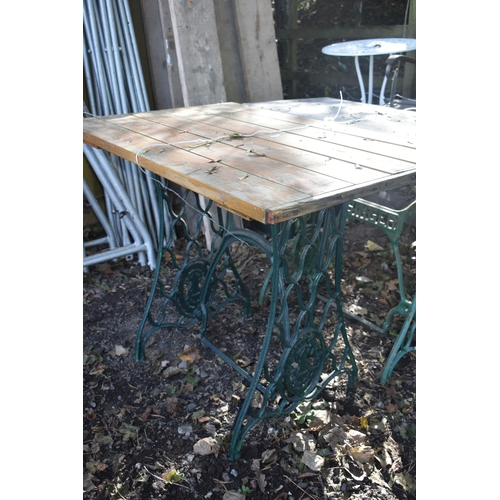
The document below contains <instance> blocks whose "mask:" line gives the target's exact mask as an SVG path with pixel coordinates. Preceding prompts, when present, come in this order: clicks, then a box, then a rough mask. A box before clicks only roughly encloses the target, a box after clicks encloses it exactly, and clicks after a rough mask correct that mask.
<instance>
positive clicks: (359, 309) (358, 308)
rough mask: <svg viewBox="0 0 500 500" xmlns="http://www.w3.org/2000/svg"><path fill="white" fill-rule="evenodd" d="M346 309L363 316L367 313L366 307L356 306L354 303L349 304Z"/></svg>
mask: <svg viewBox="0 0 500 500" xmlns="http://www.w3.org/2000/svg"><path fill="white" fill-rule="evenodd" d="M348 311H349V312H350V313H352V314H356V315H357V316H365V315H366V314H368V309H366V308H364V307H361V306H357V305H356V304H351V305H350V306H349V308H348Z"/></svg>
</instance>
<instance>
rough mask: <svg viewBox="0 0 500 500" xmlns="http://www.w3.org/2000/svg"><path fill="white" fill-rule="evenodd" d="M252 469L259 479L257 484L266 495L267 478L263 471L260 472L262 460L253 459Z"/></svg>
mask: <svg viewBox="0 0 500 500" xmlns="http://www.w3.org/2000/svg"><path fill="white" fill-rule="evenodd" d="M251 468H252V470H253V471H254V472H255V475H256V477H257V484H258V485H259V488H260V491H262V493H265V488H266V486H267V481H266V476H265V475H264V474H262V471H261V470H260V460H259V459H258V458H254V459H253V462H252V465H251Z"/></svg>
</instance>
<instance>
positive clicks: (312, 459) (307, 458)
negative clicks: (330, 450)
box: [300, 450, 325, 472]
mask: <svg viewBox="0 0 500 500" xmlns="http://www.w3.org/2000/svg"><path fill="white" fill-rule="evenodd" d="M300 461H301V462H302V463H303V464H305V465H307V467H309V469H311V470H313V471H315V472H318V471H320V470H321V468H322V467H323V466H324V465H325V459H324V458H323V457H321V456H319V455H317V454H316V453H313V452H312V451H309V450H306V451H304V454H303V455H302V458H301V460H300Z"/></svg>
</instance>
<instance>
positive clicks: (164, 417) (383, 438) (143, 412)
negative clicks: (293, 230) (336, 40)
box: [83, 222, 416, 500]
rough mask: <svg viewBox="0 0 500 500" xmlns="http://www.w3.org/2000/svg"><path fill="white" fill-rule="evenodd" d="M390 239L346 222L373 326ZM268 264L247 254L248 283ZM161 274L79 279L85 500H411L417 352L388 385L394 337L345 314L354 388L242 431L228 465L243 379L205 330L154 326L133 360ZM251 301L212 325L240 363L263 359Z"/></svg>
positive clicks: (352, 294)
mask: <svg viewBox="0 0 500 500" xmlns="http://www.w3.org/2000/svg"><path fill="white" fill-rule="evenodd" d="M415 241H416V235H415V227H414V226H413V225H411V224H406V226H405V229H404V233H403V235H402V239H401V244H400V248H401V254H402V258H403V262H404V270H405V277H406V281H407V291H408V294H409V295H410V296H413V294H414V291H415V278H416V277H415V269H416V264H415V262H416V261H415V245H414V242H415ZM373 243H374V244H376V245H378V246H379V247H380V248H377V247H373V245H372V244H373ZM389 248H390V247H389V242H388V240H387V237H386V236H385V235H384V234H383V233H382V232H381V231H380V230H378V229H375V228H371V227H368V226H366V225H364V224H359V223H356V222H350V223H349V224H348V226H347V229H346V236H345V241H344V271H343V273H344V274H343V292H344V304H345V307H346V308H348V307H351V306H353V305H354V306H357V307H358V308H365V309H366V312H364V313H363V314H365V315H366V317H367V318H369V319H371V320H374V321H382V320H383V318H384V316H385V315H386V314H387V311H388V310H389V309H390V307H391V306H392V305H394V304H395V303H396V302H397V278H396V270H395V265H394V261H393V258H392V254H391V252H390V249H389ZM260 259H261V256H259V255H258V254H255V255H252V254H249V256H248V258H247V259H245V262H244V263H243V265H244V266H245V267H246V268H245V272H244V274H245V280H246V283H247V286H248V287H249V288H252V283H254V288H255V287H257V286H258V284H260V283H262V269H263V266H264V265H265V263H263V262H261V260H260ZM242 272H243V271H242ZM152 274H153V273H152V271H151V270H149V269H148V268H145V267H141V266H139V265H137V264H136V263H135V262H134V261H126V260H124V259H121V260H119V261H117V262H108V263H104V264H100V265H96V266H92V267H91V268H90V271H89V272H88V273H86V274H84V277H83V311H84V325H83V346H84V353H83V354H84V356H83V375H84V391H83V395H84V400H83V484H84V498H85V499H88V500H90V499H95V500H104V499H127V500H145V499H158V500H159V499H170V498H176V499H197V498H200V499H202V498H210V499H213V500H217V499H224V500H229V499H233V500H234V499H245V498H246V499H248V500H250V499H255V500H257V499H264V498H266V499H273V500H279V499H293V500H299V499H301V500H303V499H347V498H349V499H366V500H368V499H370V500H372V499H414V498H415V495H416V486H415V485H416V455H415V439H416V394H415V390H416V354H415V353H414V352H413V353H410V354H407V355H406V356H405V357H404V358H403V359H402V360H401V361H400V362H399V364H398V365H397V366H396V368H395V370H394V372H393V374H392V376H391V377H390V379H389V381H388V383H387V384H386V385H382V384H381V383H380V381H379V377H380V372H381V370H382V368H383V366H384V363H385V360H386V358H387V355H388V354H389V352H390V350H391V347H392V345H393V343H394V339H395V337H394V336H392V335H390V334H389V335H382V334H379V333H377V332H376V331H373V330H370V329H368V328H367V327H365V326H363V325H361V324H360V323H358V322H356V321H354V320H352V319H349V318H347V333H348V336H349V339H350V342H351V345H352V348H353V351H354V354H355V357H356V361H357V365H358V370H359V382H358V385H357V388H356V391H355V393H354V394H353V395H349V394H348V393H347V391H346V387H345V383H343V382H339V383H338V384H337V385H336V386H335V387H334V388H332V390H328V391H324V392H323V393H321V395H320V397H319V398H318V399H317V400H316V401H315V402H314V403H313V404H310V405H303V406H302V407H299V409H298V410H297V411H296V412H295V413H292V414H291V415H289V416H286V417H282V418H276V419H269V420H265V421H263V422H261V423H259V424H258V425H257V426H256V427H255V428H254V429H253V430H252V431H250V433H249V435H248V436H247V437H246V439H245V441H244V443H243V449H242V454H241V458H240V459H239V460H238V461H235V462H229V461H228V451H229V450H228V447H229V443H228V437H229V435H230V432H231V426H232V423H233V420H234V418H235V416H236V413H237V408H238V404H239V402H240V401H242V400H243V399H244V397H245V391H246V386H245V384H244V383H242V378H241V376H239V375H238V374H237V373H236V372H235V371H234V370H232V369H231V368H230V367H229V366H228V365H227V364H226V363H224V362H221V360H220V359H219V358H218V357H217V356H216V355H215V354H214V353H213V352H212V351H211V350H210V349H208V348H207V347H206V346H204V345H203V344H202V343H201V342H200V340H199V339H198V338H197V336H196V335H197V333H198V332H197V329H196V325H195V327H193V328H190V329H184V330H172V331H165V330H163V331H159V332H157V333H155V334H154V335H153V337H152V338H151V339H150V340H149V342H148V344H147V347H146V360H145V361H143V362H139V363H138V362H135V361H134V341H135V334H136V330H137V326H138V324H139V322H140V320H141V316H142V312H143V309H144V306H145V302H146V299H147V296H148V293H149V289H150V284H151V279H152ZM256 309H257V310H256V312H255V314H254V315H253V316H252V318H249V319H248V320H247V319H244V318H243V317H241V315H238V314H235V311H233V310H231V309H229V310H227V311H226V310H223V311H221V312H220V313H219V314H218V315H217V316H216V320H215V321H212V322H211V323H210V325H209V329H210V332H211V335H213V336H214V338H215V339H217V341H218V342H220V344H221V345H222V346H225V345H226V344H227V345H228V346H229V345H231V346H236V349H239V351H238V352H237V353H236V354H235V359H238V361H241V362H245V360H247V359H251V358H252V356H253V355H255V349H256V347H255V346H256V342H255V341H254V340H253V339H255V338H257V336H258V335H259V334H260V333H261V332H263V329H264V328H265V321H266V318H265V316H263V315H262V314H260V312H259V310H258V308H256ZM358 310H362V309H358ZM214 319H215V318H214ZM400 325H401V323H400V322H399V323H398V322H397V323H396V324H395V326H394V330H397V328H398V327H399V326H400ZM332 436H333V437H332ZM207 440H211V441H210V442H211V443H212V444H213V448H211V449H210V450H211V451H212V452H213V451H215V452H216V453H210V454H207V455H201V454H199V446H200V441H201V442H208V441H207ZM311 457H313V458H314V460H312V458H311ZM318 460H319V465H318Z"/></svg>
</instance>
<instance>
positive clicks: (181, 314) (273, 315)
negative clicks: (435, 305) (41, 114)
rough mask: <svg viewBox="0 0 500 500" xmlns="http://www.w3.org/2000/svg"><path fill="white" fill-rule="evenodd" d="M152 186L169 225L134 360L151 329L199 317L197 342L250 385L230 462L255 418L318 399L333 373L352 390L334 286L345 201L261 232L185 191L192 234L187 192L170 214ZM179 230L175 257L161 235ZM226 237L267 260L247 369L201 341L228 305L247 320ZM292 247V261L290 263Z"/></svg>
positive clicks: (352, 370) (246, 301)
mask: <svg viewBox="0 0 500 500" xmlns="http://www.w3.org/2000/svg"><path fill="white" fill-rule="evenodd" d="M158 192H159V198H158V199H159V203H160V204H162V205H163V204H164V205H165V207H166V208H167V210H168V212H169V214H170V217H169V220H170V221H171V222H170V225H169V226H168V227H167V228H166V231H165V232H164V231H163V230H162V231H161V234H160V237H159V241H165V243H164V245H163V248H162V250H161V251H160V252H158V265H157V268H156V269H157V270H156V273H155V277H154V280H153V286H152V292H151V295H150V297H149V300H148V303H147V305H146V310H145V312H144V316H143V319H142V321H141V324H140V326H139V329H138V332H137V340H136V360H138V361H139V360H142V359H144V357H145V344H146V342H147V340H148V339H149V338H150V336H151V335H152V334H153V333H154V332H156V331H157V330H159V329H164V328H179V327H185V328H189V327H191V326H193V325H194V323H195V322H199V323H200V339H201V341H202V342H203V343H204V344H205V345H207V346H208V347H210V348H211V349H212V350H213V351H214V352H215V353H216V354H217V355H218V356H219V357H220V358H221V359H223V360H224V361H225V362H226V363H228V364H229V365H230V366H231V367H232V368H233V369H234V370H235V371H237V372H238V373H239V374H240V375H241V376H242V377H243V379H244V380H245V381H246V383H247V386H248V388H247V392H246V396H245V399H244V400H243V401H242V404H241V407H240V409H239V412H238V414H237V416H236V419H235V422H234V424H233V430H232V436H231V445H230V451H229V459H230V460H236V459H237V458H238V457H239V454H240V451H241V448H242V444H243V441H244V439H245V436H246V435H247V434H248V432H249V431H250V430H251V429H252V428H253V427H254V426H255V425H256V424H257V423H259V422H261V421H262V420H264V419H266V418H270V417H280V416H284V415H287V414H289V413H291V412H293V411H294V410H295V409H296V408H297V407H298V406H299V405H300V404H301V403H302V402H304V401H308V400H313V399H314V398H316V397H317V396H318V394H319V393H320V392H321V391H323V390H324V389H325V388H326V387H327V386H329V385H330V384H331V383H332V382H333V380H334V378H335V377H338V376H340V375H346V376H347V378H348V388H349V389H350V390H353V389H354V388H355V386H356V382H357V377H358V372H357V367H356V362H355V359H354V355H353V352H352V349H351V347H350V344H349V339H348V337H347V333H346V329H345V321H344V316H343V310H342V302H341V298H342V296H341V289H340V278H341V271H342V241H343V234H344V227H345V221H346V214H347V207H346V205H345V204H344V205H339V206H337V207H331V208H329V209H326V210H322V211H321V212H318V213H317V214H315V215H314V225H313V226H311V224H308V222H310V221H311V217H310V216H309V217H302V218H299V219H292V220H289V221H286V222H282V223H279V224H274V225H270V226H268V227H267V231H266V232H267V233H268V234H267V235H261V234H260V233H258V232H255V231H252V230H249V229H246V228H239V227H236V225H235V224H234V222H233V220H232V217H231V216H229V217H228V218H227V220H223V216H222V211H221V210H219V209H218V211H217V213H218V223H217V224H216V223H215V221H214V220H213V219H212V216H211V215H210V213H209V211H208V210H209V207H210V206H209V207H207V209H205V210H204V209H202V208H201V205H200V203H199V201H198V196H197V195H194V193H193V195H194V197H195V198H196V209H197V210H196V214H197V220H196V224H195V225H194V227H195V229H194V230H192V231H191V233H190V231H189V230H188V224H187V223H186V222H185V217H186V200H187V196H188V194H187V193H186V194H185V195H184V196H183V197H182V198H181V200H180V201H181V203H180V204H181V207H180V208H177V209H176V210H174V209H173V206H172V203H171V201H170V200H169V197H168V196H166V195H165V192H164V190H163V189H162V187H161V186H159V187H158ZM160 212H161V213H162V212H163V211H162V210H160ZM204 216H205V217H208V218H209V219H210V221H211V224H212V229H213V231H214V233H215V237H214V240H213V244H212V247H211V248H212V250H210V251H208V250H207V249H206V247H205V246H204V243H203V241H204V240H203V238H200V235H201V227H202V219H203V217H204ZM179 226H180V227H181V228H182V232H183V237H184V239H185V243H186V246H185V250H184V253H183V254H182V259H180V258H179V249H176V248H175V247H174V242H173V239H172V237H171V236H169V235H172V234H173V231H174V230H175V227H179ZM190 227H193V225H192V224H191V226H190ZM297 238H300V239H301V241H300V250H299V251H297V248H298V247H296V248H294V245H295V246H296V245H297ZM234 243H240V244H241V243H243V244H247V245H249V246H251V247H255V248H258V249H259V250H260V251H261V252H262V253H263V254H265V255H266V256H267V258H268V261H269V265H270V272H269V275H268V279H267V280H266V283H265V285H264V287H265V288H266V289H267V288H268V287H269V288H270V297H269V304H268V305H266V308H267V311H268V321H267V326H266V331H265V333H264V337H263V339H262V345H261V348H260V354H259V357H258V360H257V361H256V363H255V365H254V366H253V371H251V372H248V371H246V370H244V369H243V368H241V367H240V366H239V365H238V364H237V363H235V361H234V360H233V359H231V358H230V357H229V356H228V355H227V354H226V353H225V352H223V351H222V350H221V349H219V348H218V347H217V346H216V345H215V344H214V342H212V340H210V338H209V337H210V333H209V328H208V325H209V320H210V319H211V318H212V317H213V316H215V315H216V314H217V312H219V311H221V310H222V309H223V308H224V307H226V306H227V305H228V304H230V303H236V304H239V305H240V306H241V308H242V312H243V315H245V316H248V315H250V313H251V303H250V294H249V291H248V290H247V288H246V286H245V284H244V283H243V280H242V278H241V277H240V275H239V274H238V270H237V268H236V266H235V265H234V262H233V258H232V255H231V252H232V248H233V247H234V245H233V244H234ZM292 253H295V254H296V255H297V258H296V259H290V255H291V254H292ZM165 264H166V267H167V268H168V269H169V270H170V271H171V272H175V273H176V276H175V278H174V279H173V286H172V287H171V288H168V285H167V283H166V281H168V282H169V283H172V278H171V277H170V274H169V275H168V276H167V280H166V281H165V280H163V279H162V273H161V270H160V269H161V268H162V267H165ZM264 287H263V288H264ZM157 299H158V300H157ZM158 301H159V302H160V304H161V305H158ZM297 307H298V314H293V315H292V314H291V312H292V311H294V313H297ZM167 310H168V312H167ZM172 310H173V311H175V312H176V313H177V319H176V320H175V321H173V320H171V319H169V318H171V316H172V314H171V312H172ZM333 319H334V320H333ZM327 323H328V324H327ZM271 346H272V348H271Z"/></svg>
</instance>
